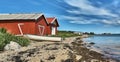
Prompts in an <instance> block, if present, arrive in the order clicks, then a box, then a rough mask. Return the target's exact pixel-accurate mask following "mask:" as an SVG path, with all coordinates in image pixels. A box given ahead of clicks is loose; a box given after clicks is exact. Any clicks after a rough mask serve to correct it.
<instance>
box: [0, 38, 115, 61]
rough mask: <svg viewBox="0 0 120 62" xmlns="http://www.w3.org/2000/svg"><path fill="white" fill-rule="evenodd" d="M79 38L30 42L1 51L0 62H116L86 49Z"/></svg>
mask: <svg viewBox="0 0 120 62" xmlns="http://www.w3.org/2000/svg"><path fill="white" fill-rule="evenodd" d="M85 45H86V44H85V43H84V42H83V41H82V40H81V39H80V38H79V37H70V38H66V39H65V40H64V41H62V42H52V41H31V44H30V45H29V46H27V47H22V48H21V49H19V50H18V51H3V52H1V53H0V62H116V61H114V60H112V59H110V58H106V57H104V55H102V54H100V53H97V52H95V51H92V50H90V49H87V48H86V47H85Z"/></svg>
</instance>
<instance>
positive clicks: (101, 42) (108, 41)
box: [83, 35, 120, 60]
mask: <svg viewBox="0 0 120 62" xmlns="http://www.w3.org/2000/svg"><path fill="white" fill-rule="evenodd" d="M83 40H84V41H86V42H94V43H95V44H94V45H93V46H94V47H97V48H99V49H101V50H103V51H104V52H105V54H107V55H108V56H109V57H112V58H114V59H117V60H120V35H95V36H91V37H89V38H84V39H83Z"/></svg>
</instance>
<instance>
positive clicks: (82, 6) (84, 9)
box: [65, 0, 118, 17]
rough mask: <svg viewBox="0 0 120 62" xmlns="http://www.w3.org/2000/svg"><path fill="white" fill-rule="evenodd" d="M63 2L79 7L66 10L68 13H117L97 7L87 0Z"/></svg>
mask: <svg viewBox="0 0 120 62" xmlns="http://www.w3.org/2000/svg"><path fill="white" fill-rule="evenodd" d="M65 2H66V3H67V4H69V5H71V6H74V7H77V8H79V10H67V12H69V13H73V14H89V15H107V16H113V17H118V15H117V14H113V13H111V12H110V11H109V10H107V9H105V8H102V7H101V8H98V7H95V6H93V5H91V3H90V2H89V1H88V0H65Z"/></svg>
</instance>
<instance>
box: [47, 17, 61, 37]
mask: <svg viewBox="0 0 120 62" xmlns="http://www.w3.org/2000/svg"><path fill="white" fill-rule="evenodd" d="M46 19H47V21H48V23H49V26H48V34H49V35H56V34H57V27H59V24H58V21H57V19H56V18H55V17H53V18H46Z"/></svg>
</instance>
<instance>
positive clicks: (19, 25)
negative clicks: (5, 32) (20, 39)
mask: <svg viewBox="0 0 120 62" xmlns="http://www.w3.org/2000/svg"><path fill="white" fill-rule="evenodd" d="M21 25H24V23H18V28H19V31H20V35H23V31H22V28H21Z"/></svg>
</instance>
